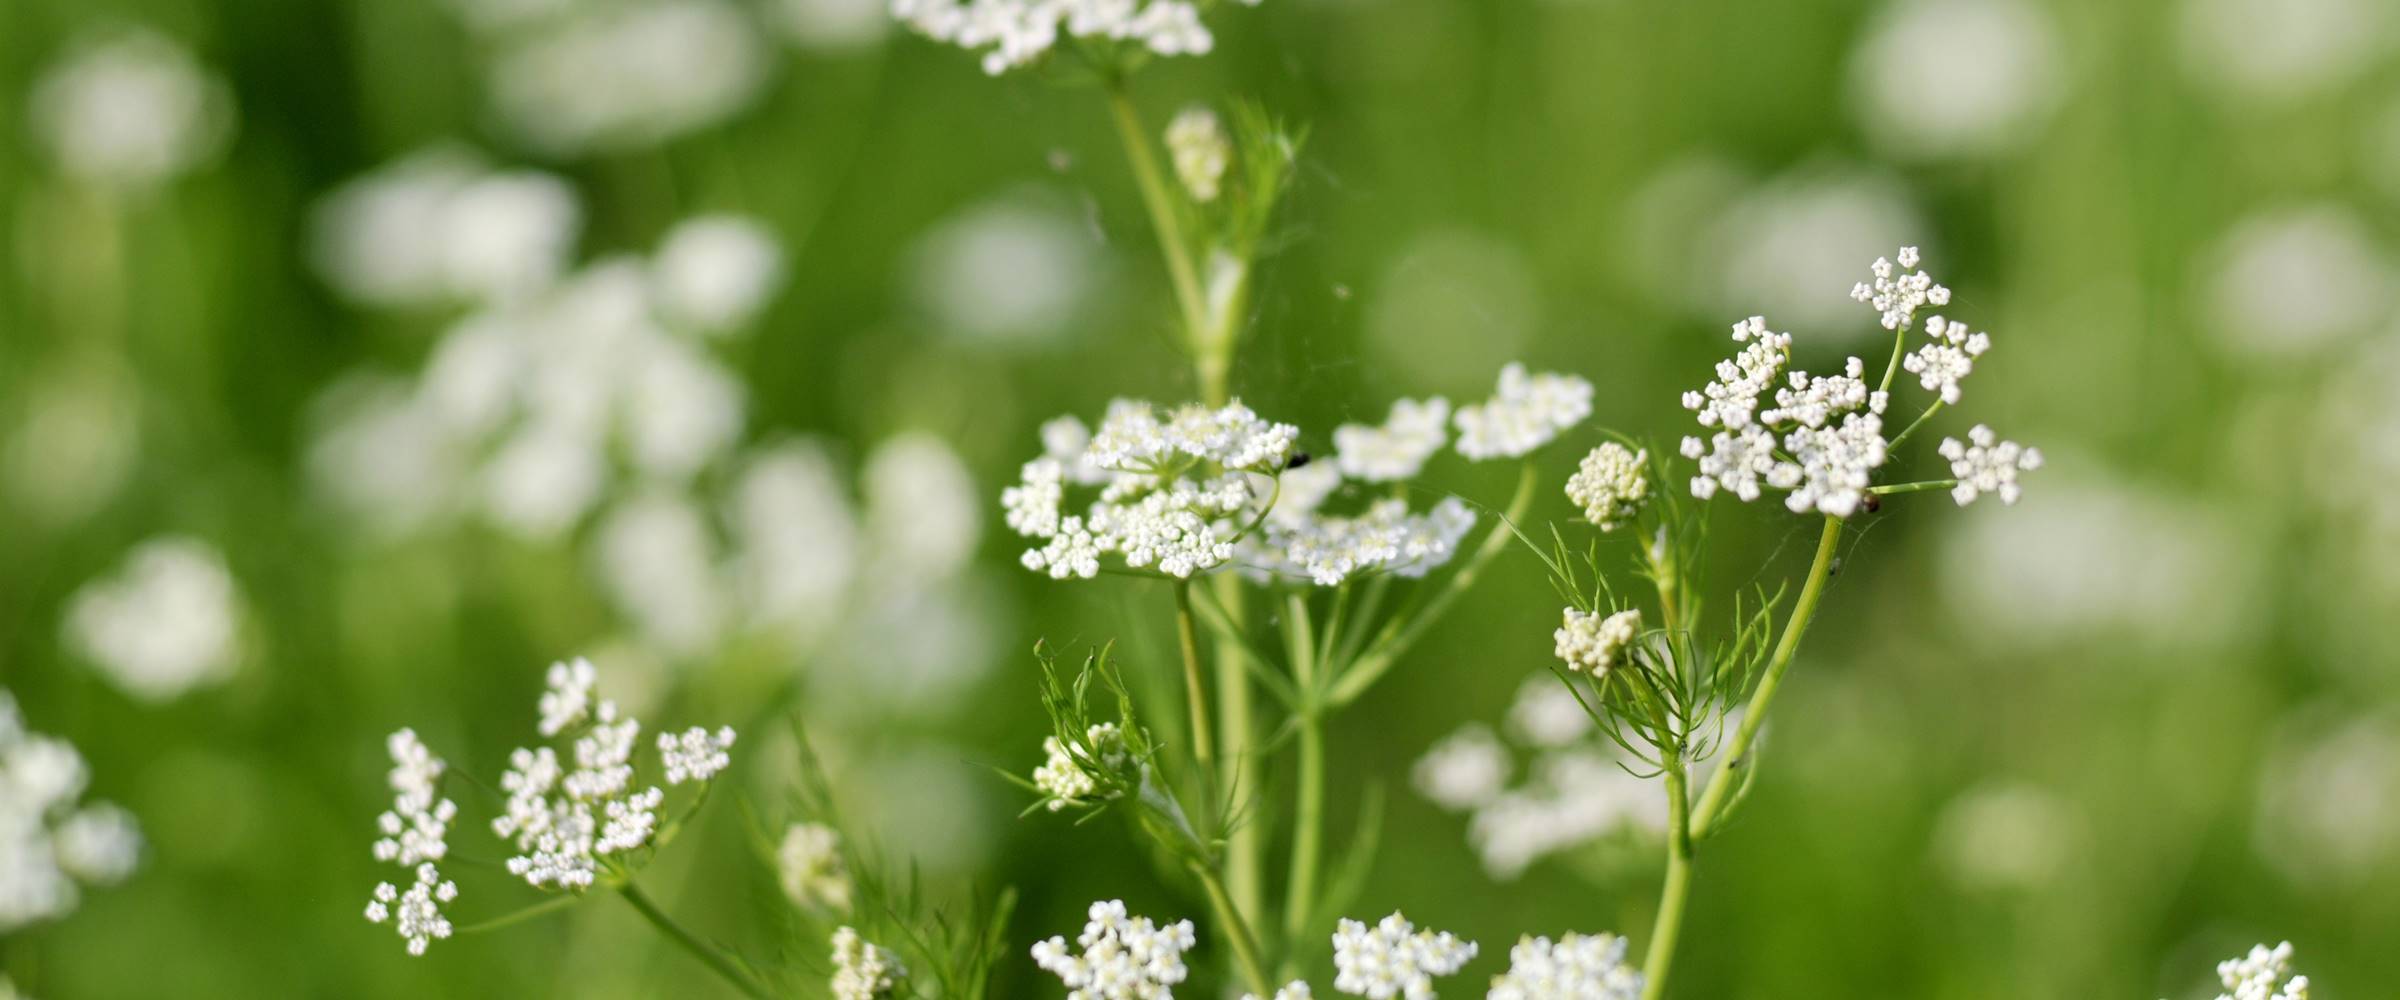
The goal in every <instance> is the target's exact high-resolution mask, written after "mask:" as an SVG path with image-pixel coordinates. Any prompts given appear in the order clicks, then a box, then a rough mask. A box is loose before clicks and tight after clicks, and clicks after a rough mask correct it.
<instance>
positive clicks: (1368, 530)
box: [1239, 476, 1475, 587]
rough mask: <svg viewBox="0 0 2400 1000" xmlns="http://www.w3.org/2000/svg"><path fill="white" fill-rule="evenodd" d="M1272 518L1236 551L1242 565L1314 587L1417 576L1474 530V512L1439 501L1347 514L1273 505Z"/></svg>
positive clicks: (1378, 505) (1379, 503) (1388, 504)
mask: <svg viewBox="0 0 2400 1000" xmlns="http://www.w3.org/2000/svg"><path fill="white" fill-rule="evenodd" d="M1286 478H1287V479H1288V478H1289V477H1288V476H1287V477H1286ZM1274 514H1275V515H1276V516H1274V517H1271V518H1270V519H1269V520H1268V521H1267V523H1266V524H1264V525H1262V526H1261V528H1260V530H1259V531H1258V532H1256V533H1255V534H1254V535H1253V536H1252V537H1251V538H1247V539H1244V540H1243V543H1242V544H1241V545H1240V546H1239V552H1240V558H1241V562H1242V564H1243V566H1244V567H1245V568H1246V569H1249V570H1252V571H1255V572H1259V573H1264V574H1271V575H1276V576H1282V577H1286V578H1290V579H1305V580H1308V581H1311V582H1313V583H1315V584H1317V585H1318V586H1322V587H1331V586H1335V585H1338V584H1340V583H1342V582H1344V581H1346V580H1348V579H1350V578H1351V577H1353V576H1359V575H1362V574H1366V573H1370V572H1388V573H1391V574H1393V575H1395V576H1402V577H1412V578H1413V577H1422V576H1424V575H1425V574H1427V573H1430V572H1433V571H1434V570H1435V569H1436V568H1439V567H1440V566H1442V565H1443V564H1445V563H1448V562H1449V561H1450V559H1451V557H1453V556H1455V555H1457V554H1458V543H1459V541H1460V540H1462V539H1464V538H1465V537H1466V536H1467V532H1469V531H1472V530H1474V528H1475V512H1474V511H1472V510H1469V509H1467V504H1466V501H1463V500H1460V499H1459V498H1457V497H1443V498H1442V499H1441V500H1439V501H1437V502H1435V503H1434V505H1433V508H1432V509H1431V510H1428V511H1426V512H1424V513H1422V514H1419V513H1413V512H1411V511H1410V510H1409V509H1408V502H1407V501H1405V500H1398V499H1388V498H1387V499H1382V500H1376V501H1374V502H1372V503H1370V504H1368V505H1367V509H1366V510H1365V511H1364V512H1362V513H1360V514H1357V515H1354V516H1339V515H1331V514H1320V513H1318V512H1317V511H1316V509H1315V508H1314V506H1313V505H1303V504H1300V503H1293V504H1291V505H1290V506H1289V507H1288V508H1287V507H1286V505H1285V502H1284V501H1280V500H1279V501H1277V503H1276V505H1275V511H1274Z"/></svg>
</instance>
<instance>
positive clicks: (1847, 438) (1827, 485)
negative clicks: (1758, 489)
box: [1767, 413, 1889, 517]
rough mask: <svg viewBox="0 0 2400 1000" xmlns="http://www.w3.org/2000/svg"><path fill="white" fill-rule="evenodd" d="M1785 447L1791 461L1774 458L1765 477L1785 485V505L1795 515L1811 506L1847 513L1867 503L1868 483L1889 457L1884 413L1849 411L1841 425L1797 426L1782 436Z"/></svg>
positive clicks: (1830, 512)
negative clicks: (1878, 414) (1773, 465)
mask: <svg viewBox="0 0 2400 1000" xmlns="http://www.w3.org/2000/svg"><path fill="white" fill-rule="evenodd" d="M1783 447H1784V450H1785V451H1786V452H1789V453H1790V454H1791V456H1792V458H1793V459H1795V460H1796V461H1794V462H1784V463H1778V464H1777V466H1776V467H1775V468H1774V469H1772V470H1770V471H1769V474H1768V478H1767V481H1768V483H1769V484H1770V485H1773V486H1775V487H1777V488H1779V489H1789V490H1791V493H1790V494H1789V495H1787V496H1785V497H1784V506H1786V507H1788V508H1790V509H1791V511H1792V512H1793V513H1795V514H1804V513H1807V512H1809V511H1811V510H1815V511H1817V512H1818V513H1822V514H1826V515H1829V516H1832V517H1849V516H1850V515H1851V514H1853V513H1855V512H1856V511H1857V510H1858V508H1859V506H1860V505H1861V504H1863V503H1865V502H1866V498H1867V487H1868V486H1869V485H1870V484H1871V483H1872V482H1873V480H1874V473H1875V470H1876V469H1877V468H1880V467H1881V466H1882V465H1883V460H1884V459H1885V458H1886V457H1888V454H1889V445H1888V444H1887V443H1886V442H1885V441H1884V439H1883V418H1881V417H1879V416H1876V415H1875V414H1872V413H1851V414H1847V415H1844V416H1843V417H1842V423H1841V426H1839V427H1824V428H1816V427H1801V428H1799V429H1797V430H1794V431H1792V432H1791V433H1790V434H1787V435H1784V439H1783Z"/></svg>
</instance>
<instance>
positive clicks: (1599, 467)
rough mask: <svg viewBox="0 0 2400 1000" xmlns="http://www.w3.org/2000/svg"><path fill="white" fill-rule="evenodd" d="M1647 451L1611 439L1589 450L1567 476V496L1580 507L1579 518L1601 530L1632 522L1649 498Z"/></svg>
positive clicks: (1616, 527)
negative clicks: (1573, 471) (1580, 462)
mask: <svg viewBox="0 0 2400 1000" xmlns="http://www.w3.org/2000/svg"><path fill="white" fill-rule="evenodd" d="M1649 462H1650V453H1649V452H1647V451H1634V450H1632V449H1629V448H1627V447H1625V446H1624V445H1621V444H1618V443H1616V442H1614V441H1611V442H1608V443H1606V444H1603V445H1601V446H1600V447H1597V448H1594V449H1592V450H1591V453H1590V454H1587V455H1585V456H1583V463H1582V464H1581V465H1580V466H1579V467H1577V468H1576V470H1575V474H1574V475H1573V476H1570V477H1568V478H1567V499H1569V500H1573V501H1575V505H1576V506H1577V507H1581V508H1583V519H1584V520H1586V521H1590V522H1591V523H1592V525H1593V526H1594V527H1597V528H1599V529H1600V530H1602V531H1615V530H1617V529H1618V528H1622V527H1624V526H1625V525H1627V524H1630V523H1632V522H1633V519H1634V517H1635V515H1638V514H1640V513H1641V512H1642V505H1643V504H1645V503H1647V502H1648V501H1649V499H1650V476H1649V472H1648V469H1649Z"/></svg>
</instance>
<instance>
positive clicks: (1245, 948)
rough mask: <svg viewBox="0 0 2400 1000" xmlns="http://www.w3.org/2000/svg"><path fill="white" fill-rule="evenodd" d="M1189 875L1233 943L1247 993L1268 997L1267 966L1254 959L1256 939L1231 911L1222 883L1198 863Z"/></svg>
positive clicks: (1271, 989)
mask: <svg viewBox="0 0 2400 1000" xmlns="http://www.w3.org/2000/svg"><path fill="white" fill-rule="evenodd" d="M1191 867H1192V874H1193V875H1194V876H1195V877H1197V878H1199V880H1200V887H1201V888H1203V889H1205V890H1207V891H1208V905H1209V906H1210V907H1211V908H1213V909H1215V910H1216V911H1217V923H1219V924H1221V925H1223V926H1224V928H1225V937H1226V938H1227V939H1229V940H1231V941H1232V942H1233V960H1234V964H1235V965H1236V966H1238V967H1239V968H1240V970H1241V973H1242V979H1243V980H1244V981H1245V982H1246V983H1247V984H1248V985H1249V987H1250V992H1252V993H1255V994H1257V995H1259V996H1262V997H1263V996H1269V995H1271V994H1273V993H1274V992H1275V987H1274V986H1273V985H1272V983H1271V982H1270V981H1269V980H1268V979H1267V966H1266V963H1265V962H1262V961H1260V960H1259V957H1258V937H1257V935H1254V934H1252V933H1251V932H1250V922H1249V921H1247V920H1244V919H1242V914H1241V911H1239V910H1236V909H1234V906H1233V898H1232V897H1230V896H1227V895H1226V894H1225V883H1224V882H1223V881H1222V880H1220V879H1218V878H1217V873H1216V872H1214V871H1210V870H1209V867H1208V866H1207V865H1205V864H1201V863H1199V862H1196V861H1195V862H1193V863H1192V866H1191Z"/></svg>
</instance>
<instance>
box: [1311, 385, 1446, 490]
mask: <svg viewBox="0 0 2400 1000" xmlns="http://www.w3.org/2000/svg"><path fill="white" fill-rule="evenodd" d="M1449 421H1450V401H1449V400H1447V399H1443V398H1442V397H1440V396H1435V397H1433V398H1431V399H1427V400H1423V401H1419V400H1414V399H1401V400H1395V401H1393V403H1392V411H1391V414H1390V415H1389V416H1387V417H1385V418H1384V422H1383V423H1382V424H1380V425H1369V424H1343V425H1341V426H1339V427H1336V428H1334V429H1333V450H1334V459H1335V464H1337V465H1339V466H1340V467H1341V470H1342V475H1344V476H1347V477H1349V478H1351V479H1355V480H1358V481H1359V482H1362V483H1388V482H1393V481H1395V480H1401V479H1413V478H1415V477H1416V475H1417V473H1418V472H1420V471H1423V469H1424V468H1425V461H1426V460H1427V459H1430V458H1432V457H1433V455H1434V453H1435V452H1438V451H1441V450H1442V445H1444V444H1448V443H1449V441H1450V432H1449V429H1448V428H1447V427H1446V426H1445V425H1446V424H1448V423H1449Z"/></svg>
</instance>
